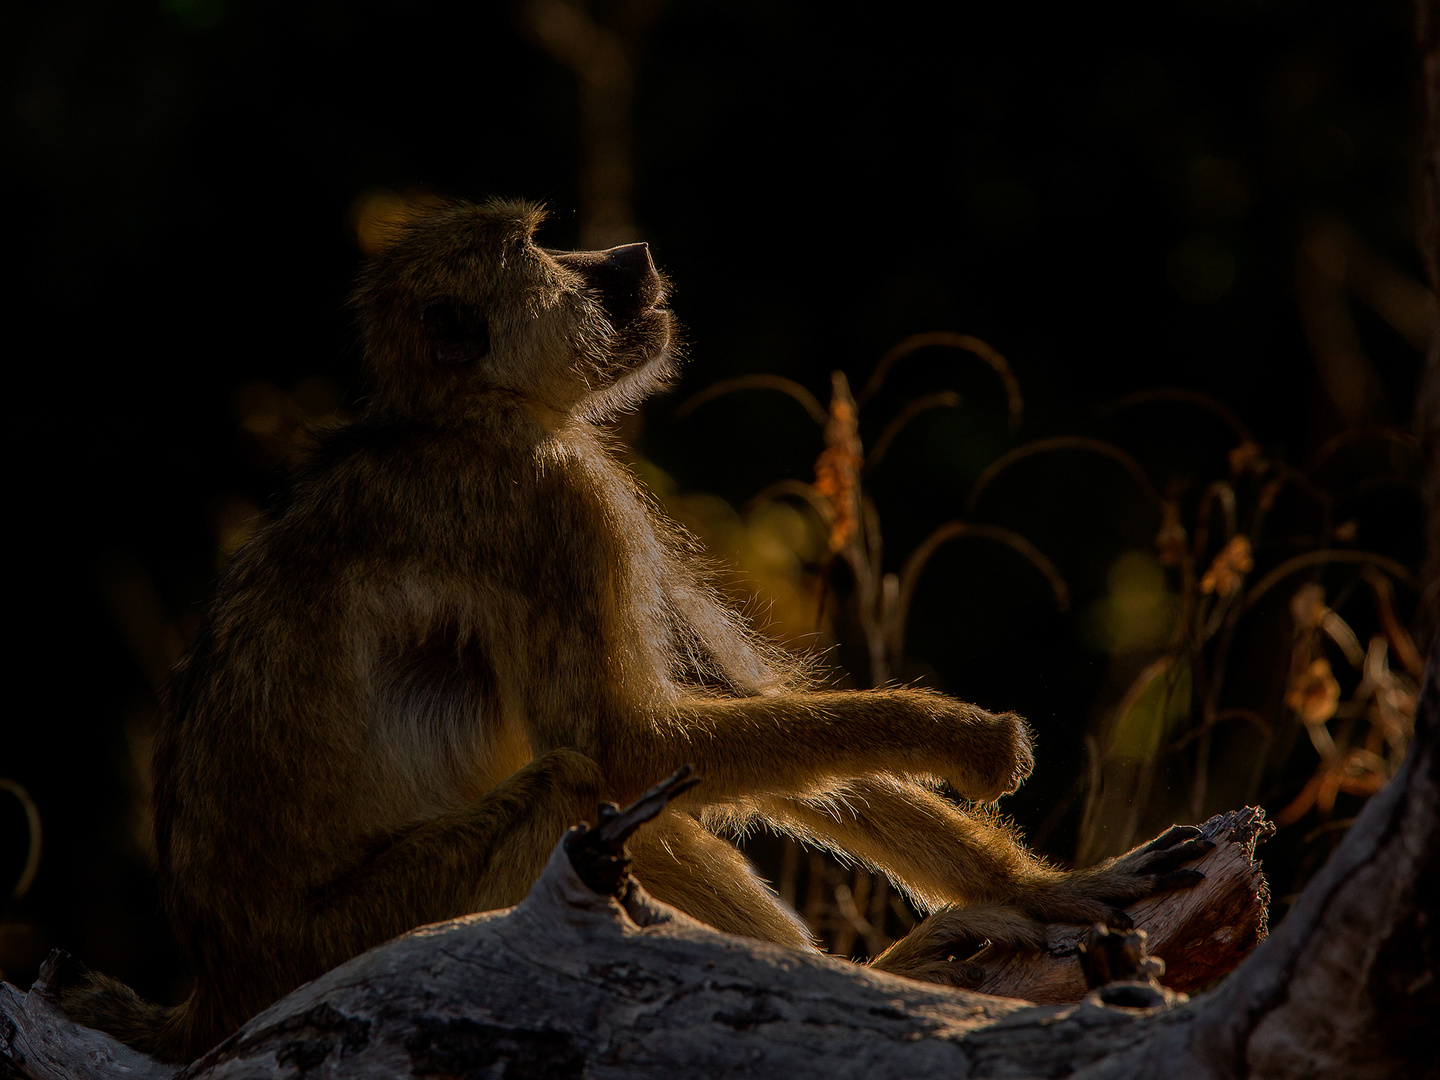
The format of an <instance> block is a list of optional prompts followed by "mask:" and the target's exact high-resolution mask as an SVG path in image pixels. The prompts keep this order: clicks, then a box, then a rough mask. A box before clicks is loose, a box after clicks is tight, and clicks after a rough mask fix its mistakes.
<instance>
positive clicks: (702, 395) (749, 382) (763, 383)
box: [671, 375, 829, 427]
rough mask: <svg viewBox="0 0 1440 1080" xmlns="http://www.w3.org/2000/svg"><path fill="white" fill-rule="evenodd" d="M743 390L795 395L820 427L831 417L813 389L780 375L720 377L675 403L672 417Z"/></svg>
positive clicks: (680, 418) (793, 396)
mask: <svg viewBox="0 0 1440 1080" xmlns="http://www.w3.org/2000/svg"><path fill="white" fill-rule="evenodd" d="M740 390H778V391H779V392H780V393H782V394H785V395H787V396H789V397H792V398H794V399H795V400H796V401H798V402H799V403H800V404H801V405H802V406H804V408H805V411H806V412H808V413H809V414H810V418H811V419H812V420H814V421H815V422H816V423H817V424H819V425H820V426H821V427H824V426H825V421H826V420H827V419H828V418H829V413H828V412H826V410H825V407H824V406H823V405H821V404H820V402H819V401H818V400H817V399H816V397H815V395H814V394H812V393H810V391H809V390H806V389H805V387H803V386H801V385H800V384H799V383H797V382H796V381H795V380H794V379H787V378H785V377H784V376H781V375H741V376H739V377H738V378H734V379H721V380H720V381H719V382H717V383H712V384H711V385H709V386H707V387H706V388H705V389H704V390H701V391H700V392H699V393H697V394H693V395H691V396H690V397H688V398H686V399H685V400H684V401H682V402H681V403H680V404H679V405H678V406H677V407H676V409H675V411H674V412H673V413H671V419H672V420H683V419H685V417H687V416H689V415H690V414H691V413H693V412H694V411H695V410H696V409H698V408H699V407H700V406H701V405H705V404H708V403H709V402H711V401H714V400H715V399H716V398H718V397H723V396H724V395H726V394H733V393H736V392H737V391H740Z"/></svg>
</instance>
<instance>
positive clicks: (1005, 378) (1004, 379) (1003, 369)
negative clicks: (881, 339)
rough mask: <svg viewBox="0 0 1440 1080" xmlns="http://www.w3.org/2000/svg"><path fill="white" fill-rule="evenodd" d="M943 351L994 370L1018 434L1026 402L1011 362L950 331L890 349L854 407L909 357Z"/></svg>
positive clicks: (921, 336) (911, 339)
mask: <svg viewBox="0 0 1440 1080" xmlns="http://www.w3.org/2000/svg"><path fill="white" fill-rule="evenodd" d="M930 348H946V349H959V350H960V351H961V352H968V353H970V354H971V355H972V356H977V357H979V358H980V359H981V360H983V361H985V363H987V364H989V365H990V367H991V368H993V369H994V371H995V374H996V375H998V376H1000V382H1001V383H1002V384H1003V385H1004V387H1005V402H1006V406H1007V408H1008V411H1009V416H1010V430H1011V431H1017V430H1019V428H1020V420H1021V417H1022V416H1023V415H1024V412H1025V399H1024V398H1023V397H1022V396H1021V394H1020V382H1019V380H1018V379H1016V378H1015V373H1014V372H1013V371H1011V370H1010V362H1009V361H1008V360H1006V359H1005V357H1003V356H1001V355H1000V354H999V353H998V352H996V351H995V350H994V349H993V348H992V347H991V346H990V345H989V344H988V343H987V342H984V341H981V340H980V339H979V338H977V337H972V336H970V335H969V334H957V333H955V332H953V331H951V330H934V331H931V332H930V333H927V334H912V335H911V336H910V337H907V338H906V339H905V340H904V341H901V342H900V343H899V344H898V345H896V346H895V347H894V348H892V349H891V350H890V351H889V352H887V353H886V354H885V355H884V356H882V357H881V358H880V362H879V363H878V364H876V365H875V370H874V371H873V372H872V373H871V375H870V381H869V382H867V383H866V384H865V388H864V389H863V390H861V391H860V393H858V394H856V395H855V401H856V403H857V404H860V405H863V404H865V402H867V401H869V400H870V399H871V398H872V397H874V396H875V395H876V394H877V393H878V392H879V391H880V387H881V386H882V385H883V384H884V382H885V377H886V376H887V375H889V374H890V369H891V368H893V367H894V366H895V365H896V364H897V363H899V362H900V361H901V360H903V359H905V357H907V356H909V355H910V354H911V353H915V352H919V351H920V350H921V349H930Z"/></svg>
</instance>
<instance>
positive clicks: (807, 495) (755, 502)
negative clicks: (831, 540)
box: [745, 480, 834, 528]
mask: <svg viewBox="0 0 1440 1080" xmlns="http://www.w3.org/2000/svg"><path fill="white" fill-rule="evenodd" d="M786 498H789V499H798V500H799V501H800V502H802V503H804V504H805V505H806V506H808V507H809V508H810V509H811V510H813V511H815V516H816V517H818V518H819V519H820V523H821V524H822V525H824V526H826V527H827V528H828V527H829V525H830V520H831V518H832V517H833V516H834V511H833V510H832V509H831V508H830V503H829V501H828V500H827V499H826V498H825V496H823V495H821V494H820V493H819V492H818V491H816V490H815V485H813V484H807V483H806V482H805V481H804V480H776V481H775V482H774V483H773V484H766V485H765V486H764V487H763V488H761V489H760V490H759V491H757V492H756V493H755V495H754V496H753V497H752V498H751V499H750V501H749V502H747V503H746V504H745V514H746V516H749V515H750V514H751V513H753V512H754V511H755V509H756V508H757V507H759V506H760V505H761V504H763V503H767V502H778V501H779V500H780V499H786Z"/></svg>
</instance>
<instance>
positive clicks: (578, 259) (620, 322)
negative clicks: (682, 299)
mask: <svg viewBox="0 0 1440 1080" xmlns="http://www.w3.org/2000/svg"><path fill="white" fill-rule="evenodd" d="M558 261H560V262H563V263H569V264H570V265H571V266H573V267H575V269H577V270H579V271H580V272H581V273H582V274H584V275H585V277H586V279H587V280H588V281H589V282H590V284H591V285H592V286H593V287H594V289H595V291H596V292H598V293H599V294H600V296H599V300H600V303H601V306H603V307H604V308H605V314H606V315H607V316H608V317H609V319H610V322H611V323H612V324H613V325H614V326H616V327H622V326H625V325H627V324H628V323H629V322H631V321H632V320H633V319H634V318H635V317H636V316H637V315H639V314H640V313H641V312H643V311H646V310H647V309H649V308H651V307H653V306H654V305H655V304H656V303H658V302H659V300H660V275H659V274H657V273H656V272H655V264H654V263H652V262H651V261H650V245H649V244H621V245H620V246H619V247H613V248H609V249H608V250H605V251H576V252H573V253H571V254H569V255H561V256H559V258H558Z"/></svg>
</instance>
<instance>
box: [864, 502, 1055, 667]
mask: <svg viewBox="0 0 1440 1080" xmlns="http://www.w3.org/2000/svg"><path fill="white" fill-rule="evenodd" d="M962 536H974V537H979V538H983V539H986V540H995V541H998V542H999V543H1002V544H1004V545H1005V546H1006V547H1009V548H1011V549H1013V550H1014V551H1016V552H1018V553H1019V554H1020V555H1022V556H1024V557H1025V558H1026V559H1028V560H1029V562H1030V564H1031V565H1032V566H1034V567H1035V569H1037V570H1039V571H1040V573H1041V574H1043V575H1044V576H1045V580H1046V581H1048V582H1049V583H1050V589H1051V591H1052V592H1053V593H1054V594H1055V606H1056V607H1057V608H1059V609H1060V610H1061V611H1068V610H1069V609H1070V587H1069V586H1068V585H1067V584H1066V583H1065V579H1064V578H1063V577H1062V576H1061V574H1060V571H1059V570H1058V569H1056V566H1055V564H1054V563H1053V562H1051V561H1050V560H1049V558H1047V557H1046V556H1045V554H1044V552H1042V551H1041V550H1040V549H1039V548H1037V547H1036V546H1035V545H1034V544H1032V543H1031V542H1030V541H1029V540H1027V539H1025V537H1023V536H1021V535H1020V534H1019V533H1017V532H1012V531H1011V530H1010V529H1002V528H1001V527H1000V526H998V525H972V524H970V523H968V522H964V521H950V522H946V523H945V524H944V525H941V526H940V527H939V528H937V529H935V530H934V531H933V532H931V534H930V535H929V536H927V537H926V538H925V539H924V540H923V541H921V543H920V546H919V547H917V548H916V549H915V550H914V551H912V552H911V553H910V557H909V558H908V559H906V560H905V565H904V567H903V568H902V569H901V571H900V587H899V590H898V592H897V595H896V598H895V609H894V610H895V615H894V619H893V621H892V623H891V626H890V628H889V629H890V635H891V652H890V655H891V656H895V657H899V656H902V655H903V654H904V643H905V621H906V619H907V618H908V617H909V614H910V601H911V598H912V597H913V596H914V594H915V586H916V584H917V583H918V582H919V580H920V574H921V573H922V572H923V571H924V569H925V565H926V564H927V563H928V562H929V561H930V556H931V555H933V554H935V551H936V549H937V548H939V547H940V545H941V544H943V543H945V542H946V541H947V540H954V539H956V538H957V537H962Z"/></svg>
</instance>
